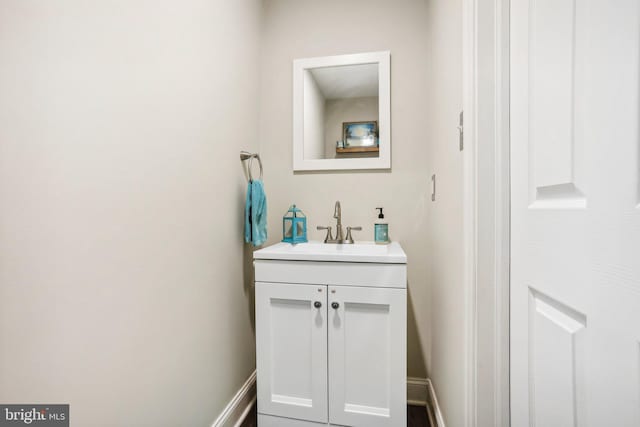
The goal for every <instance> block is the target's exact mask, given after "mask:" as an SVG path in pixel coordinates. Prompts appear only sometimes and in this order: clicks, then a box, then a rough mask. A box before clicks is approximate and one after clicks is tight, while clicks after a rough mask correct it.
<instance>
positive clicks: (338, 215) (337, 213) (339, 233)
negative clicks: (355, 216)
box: [317, 201, 362, 244]
mask: <svg viewBox="0 0 640 427" xmlns="http://www.w3.org/2000/svg"><path fill="white" fill-rule="evenodd" d="M333 217H334V218H335V219H336V220H337V224H336V238H335V239H334V238H333V234H332V233H331V226H328V227H322V226H318V227H317V229H318V230H327V235H326V236H325V238H324V242H325V243H348V244H351V243H353V237H352V236H351V230H362V227H347V237H346V238H345V237H344V231H343V230H342V208H341V207H340V201H337V202H336V207H335V209H334V211H333Z"/></svg>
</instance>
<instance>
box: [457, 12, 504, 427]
mask: <svg viewBox="0 0 640 427" xmlns="http://www.w3.org/2000/svg"><path fill="white" fill-rule="evenodd" d="M462 1H463V4H462V6H463V23H462V28H463V30H462V31H463V38H462V42H463V52H462V55H463V91H462V93H463V109H464V116H465V117H464V140H465V141H464V143H465V147H464V151H463V158H464V160H463V162H464V167H463V170H464V172H463V173H464V178H463V181H464V193H463V210H464V212H463V221H464V231H463V234H464V248H465V249H464V251H465V253H464V283H465V335H464V337H465V347H466V348H465V358H464V359H465V374H466V375H465V379H466V380H465V381H466V382H465V396H464V397H465V425H466V426H467V427H475V426H500V427H507V426H509V425H510V419H509V417H510V408H509V265H510V182H509V181H510V166H509V160H510V159H509V155H510V154H509V153H510V150H509V144H510V141H509V85H510V81H509V6H510V1H509V0H462ZM480 367H482V369H480Z"/></svg>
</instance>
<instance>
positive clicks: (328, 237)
mask: <svg viewBox="0 0 640 427" xmlns="http://www.w3.org/2000/svg"><path fill="white" fill-rule="evenodd" d="M316 230H327V235H326V236H325V238H324V242H325V243H327V242H328V241H330V240H333V234H331V226H328V227H323V226H321V225H319V226H317V227H316Z"/></svg>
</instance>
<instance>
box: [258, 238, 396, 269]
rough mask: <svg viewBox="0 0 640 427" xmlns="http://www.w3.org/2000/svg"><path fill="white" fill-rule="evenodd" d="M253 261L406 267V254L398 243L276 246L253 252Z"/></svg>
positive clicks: (313, 242) (314, 242)
mask: <svg viewBox="0 0 640 427" xmlns="http://www.w3.org/2000/svg"><path fill="white" fill-rule="evenodd" d="M253 259H256V260H259V259H275V260H291V261H338V262H375V263H385V264H406V263H407V255H406V254H405V253H404V251H403V250H402V246H400V243H398V242H391V243H389V244H387V245H377V244H376V243H374V242H356V243H354V244H335V243H323V242H320V241H309V242H307V243H298V244H296V245H292V244H291V243H284V242H280V243H276V244H275V245H271V246H268V247H266V248H263V249H260V250H257V251H255V252H254V253H253Z"/></svg>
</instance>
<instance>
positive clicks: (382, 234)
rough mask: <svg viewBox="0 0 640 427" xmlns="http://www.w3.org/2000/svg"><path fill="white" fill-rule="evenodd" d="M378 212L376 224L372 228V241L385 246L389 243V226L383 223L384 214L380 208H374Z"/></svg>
mask: <svg viewBox="0 0 640 427" xmlns="http://www.w3.org/2000/svg"><path fill="white" fill-rule="evenodd" d="M376 209H377V210H379V211H380V213H379V214H378V222H376V223H375V228H374V240H375V241H376V243H377V244H379V245H385V244H387V243H389V224H387V223H386V222H385V221H384V214H383V213H382V208H376Z"/></svg>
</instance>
